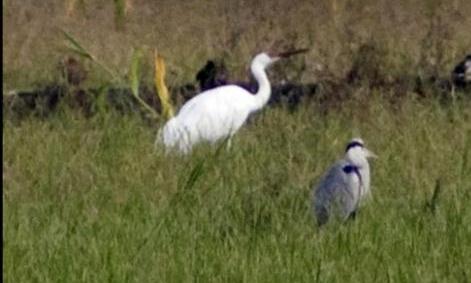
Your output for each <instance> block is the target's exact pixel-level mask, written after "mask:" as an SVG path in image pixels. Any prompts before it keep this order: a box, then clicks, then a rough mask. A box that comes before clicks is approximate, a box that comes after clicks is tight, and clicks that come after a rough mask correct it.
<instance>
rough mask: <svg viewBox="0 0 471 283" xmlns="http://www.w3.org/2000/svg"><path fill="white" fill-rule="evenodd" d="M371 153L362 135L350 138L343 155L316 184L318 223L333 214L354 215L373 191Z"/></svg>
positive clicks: (315, 203) (315, 196) (337, 215)
mask: <svg viewBox="0 0 471 283" xmlns="http://www.w3.org/2000/svg"><path fill="white" fill-rule="evenodd" d="M369 157H376V155H375V154H374V153H372V152H371V151H369V150H368V149H366V148H365V147H364V144H363V141H362V140H361V139H358V138H357V139H353V140H351V141H350V142H349V143H348V144H347V147H346V152H345V156H344V158H343V159H341V160H339V161H337V162H336V163H335V164H334V165H333V166H332V167H331V168H330V169H329V170H328V171H327V173H326V174H325V176H324V177H323V178H322V179H321V181H320V183H319V185H318V186H317V187H316V188H314V189H315V191H314V196H313V197H314V199H313V206H314V214H315V215H316V218H317V223H318V224H319V226H320V225H323V224H325V223H326V222H327V221H328V220H329V218H331V217H335V218H340V219H341V220H346V219H347V218H349V217H353V216H355V213H356V211H357V209H358V207H359V205H360V204H361V202H362V201H363V200H364V198H365V197H366V196H367V195H368V194H369V193H370V166H369V164H368V160H367V158H369Z"/></svg>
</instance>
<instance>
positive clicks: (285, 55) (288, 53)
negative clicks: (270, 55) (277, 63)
mask: <svg viewBox="0 0 471 283" xmlns="http://www.w3.org/2000/svg"><path fill="white" fill-rule="evenodd" d="M307 51H309V49H308V48H302V49H295V50H290V51H285V52H281V53H279V54H278V56H277V57H280V58H288V57H291V56H293V55H296V54H300V53H305V52H307Z"/></svg>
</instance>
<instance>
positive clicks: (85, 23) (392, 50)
mask: <svg viewBox="0 0 471 283" xmlns="http://www.w3.org/2000/svg"><path fill="white" fill-rule="evenodd" d="M70 2H76V3H75V4H74V5H73V9H71V8H70ZM118 2H119V3H121V2H125V3H124V4H123V3H121V4H120V5H124V6H123V7H125V9H126V10H125V12H126V13H123V14H119V13H118V14H119V15H120V16H121V17H123V20H122V21H123V22H124V23H123V24H117V20H116V16H115V14H116V13H117V12H116V7H115V6H114V4H113V3H115V2H113V1H103V0H97V1H58V0H46V1H40V2H38V1H32V0H25V1H4V2H3V8H4V12H3V16H4V18H3V23H4V30H3V31H4V35H3V49H4V55H3V56H4V57H3V59H4V64H3V72H4V75H3V87H4V88H7V89H8V88H24V87H29V86H31V85H32V84H34V83H38V82H44V81H50V80H55V79H56V77H57V74H58V71H57V63H58V62H59V61H60V59H61V58H62V56H63V55H64V50H63V48H62V46H63V35H62V33H61V32H60V30H59V28H64V29H65V30H67V31H69V32H70V33H71V34H73V35H74V36H76V37H77V38H79V39H80V40H81V42H83V44H84V45H85V46H86V47H87V48H89V49H90V50H91V52H92V53H93V54H95V55H96V56H97V57H98V58H100V60H102V61H103V62H105V63H106V64H107V65H108V66H111V67H112V68H114V69H116V70H119V71H120V72H122V73H123V72H125V71H126V70H127V66H129V62H130V60H131V56H132V50H133V48H137V47H139V48H144V49H146V48H147V49H148V50H149V52H148V57H147V59H148V60H147V61H148V62H149V63H148V65H149V66H148V68H147V73H144V74H143V75H144V77H145V78H146V79H148V80H149V81H151V80H152V71H151V70H152V68H151V67H152V56H151V52H150V51H151V50H152V48H154V47H156V48H158V50H159V51H160V52H161V53H162V54H163V56H164V57H165V58H167V61H168V66H169V76H168V77H169V78H168V80H169V82H170V85H172V84H178V83H181V82H185V81H189V80H193V76H194V74H195V72H196V71H197V69H198V68H200V67H201V66H202V65H203V64H204V63H205V61H206V60H207V59H208V58H214V57H224V58H225V59H226V61H227V62H228V63H229V67H230V69H231V71H232V72H233V73H234V74H236V76H238V77H241V78H245V76H246V66H247V63H248V61H249V60H250V57H251V56H252V55H253V54H254V53H255V52H256V51H260V50H266V49H268V48H273V47H274V46H276V47H283V46H290V45H296V46H308V47H310V48H312V51H311V52H310V53H309V54H308V55H307V56H306V71H305V72H304V73H303V77H302V78H301V79H302V80H304V81H314V80H316V78H317V75H318V74H317V72H316V70H317V68H318V65H319V64H320V65H321V66H323V68H324V70H325V69H328V70H329V71H330V72H332V73H334V74H336V75H337V76H343V75H344V73H345V72H346V71H347V70H348V67H349V66H350V64H351V63H352V61H353V54H354V53H355V52H356V50H357V49H358V48H359V47H360V45H361V44H362V43H365V42H371V41H374V42H375V43H377V44H379V45H380V46H382V48H384V49H385V50H386V55H387V56H386V58H385V62H386V63H387V64H388V65H387V66H388V68H389V69H391V72H392V73H394V72H415V73H417V72H418V71H419V69H418V68H419V67H421V66H425V67H427V68H435V66H436V65H437V64H438V65H439V66H438V67H439V68H440V70H443V71H442V72H443V74H446V73H447V72H448V71H449V69H450V67H451V65H452V64H453V63H455V62H456V61H457V60H458V59H461V57H462V56H463V54H464V53H466V52H469V46H471V35H470V34H469V31H468V30H466V28H465V27H469V26H471V18H470V17H467V15H470V14H471V2H469V1H467V0H454V1H452V2H450V1H405V0H402V1H395V2H394V4H392V3H391V2H389V1H372V0H363V1H341V0H336V1H331V2H330V3H329V2H325V1H286V0H278V1H269V2H253V1H205V4H201V1H195V0H192V1H173V0H162V1H149V0H141V1H137V0H134V1H129V0H128V1H118ZM421 55H424V56H421ZM423 58H425V59H423ZM410 67H413V68H412V69H413V70H408V68H410ZM414 67H416V68H414ZM92 69H93V68H92ZM92 73H93V74H92V76H90V78H91V81H90V83H91V84H93V83H95V82H96V81H101V80H104V75H103V74H101V73H100V71H99V70H94V69H93V70H92Z"/></svg>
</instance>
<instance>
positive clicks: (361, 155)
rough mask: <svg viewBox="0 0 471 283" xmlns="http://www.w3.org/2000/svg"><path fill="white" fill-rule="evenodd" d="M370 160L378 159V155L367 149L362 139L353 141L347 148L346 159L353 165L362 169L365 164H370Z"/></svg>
mask: <svg viewBox="0 0 471 283" xmlns="http://www.w3.org/2000/svg"><path fill="white" fill-rule="evenodd" d="M368 158H377V156H376V154H374V153H373V152H372V151H370V150H369V149H367V148H366V147H365V144H364V142H363V140H362V139H360V138H354V139H352V140H351V141H350V142H349V143H348V144H347V146H346V148H345V159H347V160H348V161H350V162H351V163H352V164H354V165H356V166H358V167H360V168H361V167H362V165H364V164H368Z"/></svg>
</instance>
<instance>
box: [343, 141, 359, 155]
mask: <svg viewBox="0 0 471 283" xmlns="http://www.w3.org/2000/svg"><path fill="white" fill-rule="evenodd" d="M355 146H359V147H363V144H362V143H360V142H357V141H354V142H351V143H349V144H348V145H347V147H346V148H345V152H347V151H348V150H350V148H352V147H355Z"/></svg>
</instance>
